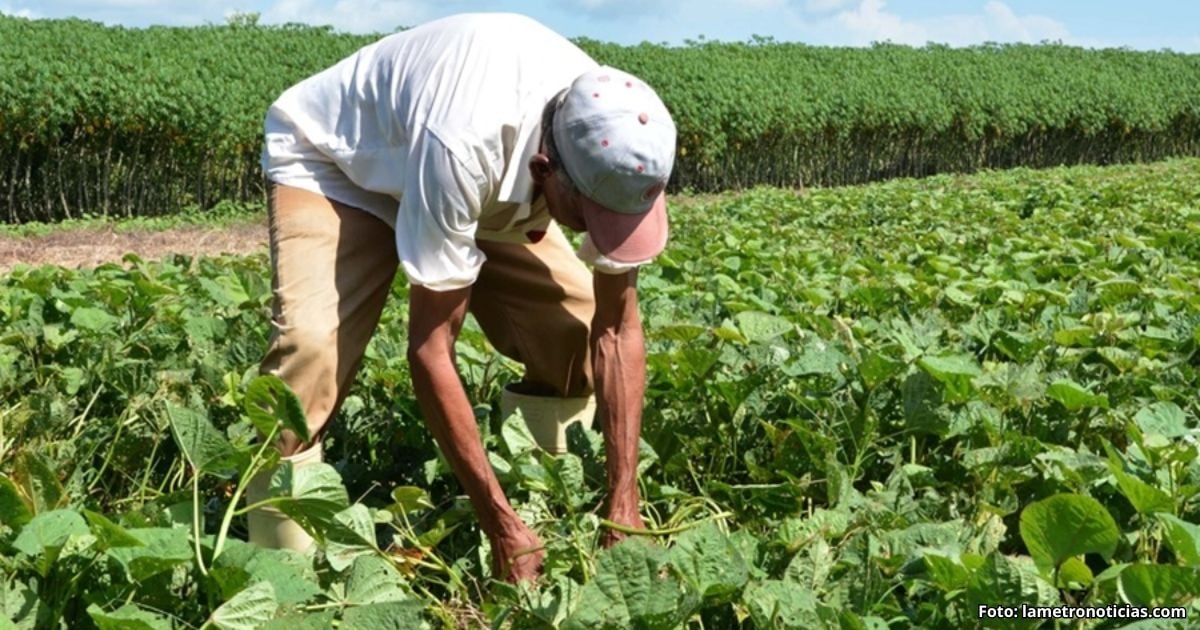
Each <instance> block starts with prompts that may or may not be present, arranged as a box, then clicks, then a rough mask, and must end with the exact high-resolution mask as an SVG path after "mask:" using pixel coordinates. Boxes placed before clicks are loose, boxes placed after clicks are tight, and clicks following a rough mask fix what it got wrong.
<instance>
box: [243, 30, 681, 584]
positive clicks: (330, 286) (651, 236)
mask: <svg viewBox="0 0 1200 630" xmlns="http://www.w3.org/2000/svg"><path fill="white" fill-rule="evenodd" d="M674 155H675V126H674V123H673V122H672V121H671V117H670V114H669V113H668V112H667V110H666V108H665V107H664V106H663V104H662V101H660V100H659V98H658V96H657V95H656V94H655V92H654V91H653V90H652V89H651V88H650V87H649V86H647V85H646V84H645V83H644V82H642V81H641V80H639V79H637V78H636V77H633V76H631V75H629V74H626V73H624V72H621V71H619V70H615V69H613V68H607V67H601V66H599V65H598V64H597V63H596V62H595V61H593V60H592V59H591V58H589V57H588V56H587V55H586V54H584V52H583V51H581V50H580V49H579V48H577V47H576V46H575V45H574V44H572V43H571V42H569V41H568V40H566V39H564V38H563V37H561V36H559V35H557V34H555V33H553V32H552V31H550V30H548V29H547V28H546V27H544V26H542V25H541V24H538V23H537V22H535V21H533V20H531V19H529V18H526V17H522V16H518V15H506V14H472V15H460V16H454V17H449V18H445V19H442V20H438V21H435V22H431V23H428V24H425V25H423V26H420V27H417V28H413V29H411V30H408V31H404V32H402V33H398V34H395V35H391V36H388V37H385V38H383V39H381V40H380V41H378V42H376V43H374V44H371V45H369V46H366V47H365V48H363V49H361V50H359V51H358V52H356V53H354V54H353V55H351V56H350V57H348V58H346V59H344V60H343V61H341V62H340V63H338V64H337V65H335V66H333V67H331V68H329V69H327V70H325V71H323V72H320V73H318V74H316V75H314V76H312V77H310V78H308V79H305V80H304V81H301V82H300V83H298V84H297V85H295V86H293V87H292V88H290V89H288V90H287V91H286V92H284V93H283V94H282V95H281V96H280V97H279V99H278V100H277V101H276V102H275V103H274V104H273V105H272V106H271V108H270V110H269V112H268V114H267V118H266V148H265V150H264V153H263V167H264V170H265V172H266V174H267V176H268V178H269V179H270V180H271V182H272V184H271V195H270V202H271V203H270V242H271V265H272V271H273V274H274V278H273V283H272V284H273V290H274V309H273V319H272V325H273V330H272V336H271V341H270V345H269V348H268V350H267V355H266V357H265V358H264V360H263V363H262V369H263V371H265V372H269V373H273V374H278V375H279V376H280V377H281V378H282V379H283V380H284V381H285V382H287V383H288V385H289V386H291V388H292V389H293V390H295V392H296V393H297V395H298V396H299V397H300V400H301V402H302V404H303V406H304V409H305V412H306V413H307V414H308V424H309V430H310V432H311V434H312V435H313V436H315V437H314V438H313V441H312V442H311V443H310V444H301V443H300V442H299V439H298V438H297V437H296V436H295V435H292V434H290V433H289V434H285V435H284V437H283V439H282V442H281V443H280V445H279V448H280V450H281V451H282V454H283V455H284V456H286V459H288V460H290V461H291V462H292V464H293V465H294V466H303V465H305V464H307V463H311V462H314V461H320V458H321V444H320V439H319V438H320V435H321V432H322V429H323V428H324V427H325V425H326V423H327V421H328V420H329V419H330V418H331V417H332V416H333V414H334V413H335V411H336V410H337V408H338V406H339V405H340V404H341V402H342V399H343V398H344V396H345V395H346V392H347V389H349V387H350V383H351V381H352V379H353V377H354V374H355V372H356V370H357V369H358V366H359V364H360V362H361V360H362V356H363V351H364V349H365V348H366V345H367V342H368V341H369V340H370V338H371V335H372V334H373V332H374V330H375V327H376V325H377V323H378V321H379V316H380V312H381V311H382V309H383V307H384V304H385V302H386V301H387V297H388V293H389V288H390V287H391V285H392V279H393V276H394V274H395V272H396V269H397V266H399V267H400V268H402V269H403V270H404V273H405V275H406V276H407V278H408V281H409V283H410V285H411V290H410V299H411V303H410V305H409V313H410V321H409V330H408V360H409V363H410V366H411V370H412V377H413V385H414V388H415V390H416V393H417V401H418V402H419V404H420V407H421V410H422V412H423V413H424V416H425V420H426V423H427V424H428V426H429V429H430V431H431V432H432V433H433V436H434V437H435V438H436V440H437V443H438V445H439V446H440V447H441V449H442V452H443V453H444V455H445V457H446V460H447V461H448V462H449V463H450V466H451V468H453V470H454V473H455V475H456V476H457V477H458V480H459V482H460V483H461V484H462V486H463V487H464V488H465V489H466V491H467V494H468V495H469V496H470V498H471V502H472V504H473V505H474V507H475V511H476V513H477V515H478V518H479V522H480V525H481V526H482V528H483V531H484V532H485V533H486V534H487V536H488V538H489V540H490V541H491V547H492V551H493V569H494V571H495V574H496V575H498V576H507V577H508V578H509V579H512V580H518V579H526V578H532V577H534V576H536V575H537V574H538V572H539V570H540V566H541V562H542V556H543V553H542V552H541V551H540V547H541V541H540V540H539V539H538V536H537V535H536V534H535V533H534V532H533V531H532V530H531V529H530V528H529V527H528V526H527V525H526V524H525V523H524V522H522V521H521V519H520V517H518V516H517V514H516V513H515V512H514V511H513V508H512V506H510V505H509V503H508V500H507V498H506V497H505V496H504V491H503V490H502V489H501V488H500V485H499V483H497V480H496V476H495V474H494V473H493V471H492V467H491V465H490V464H489V463H488V459H487V456H486V454H485V452H484V449H483V445H482V442H481V440H480V435H479V431H478V428H477V426H476V420H475V415H474V413H473V411H472V406H471V403H470V401H469V400H468V399H467V395H466V392H465V391H464V389H463V386H462V383H461V382H460V380H459V377H458V373H457V370H456V368H455V363H454V343H455V338H456V337H457V335H458V332H459V330H460V328H461V327H462V324H463V319H464V318H465V317H466V315H467V312H468V311H469V312H470V313H472V314H473V315H474V316H475V318H476V320H477V321H478V322H479V325H480V326H481V327H482V329H483V331H484V332H485V333H486V335H487V337H488V339H489V340H490V341H491V343H492V344H493V345H494V346H495V347H496V348H497V349H499V350H500V352H502V353H503V354H505V355H506V356H509V357H511V358H513V359H515V360H516V361H519V362H521V363H522V364H524V366H525V374H524V377H523V379H522V380H521V381H520V382H519V383H516V384H513V385H512V386H511V389H510V390H509V391H505V392H504V401H503V402H504V405H506V406H508V407H509V408H512V407H516V408H521V409H522V410H523V411H524V412H525V415H526V417H527V418H529V421H530V423H531V424H533V423H534V422H535V420H536V421H538V422H541V423H545V422H549V423H550V426H551V430H550V432H549V433H550V434H551V437H553V433H554V427H555V426H561V425H563V424H564V423H566V422H569V421H573V420H581V419H587V420H590V419H591V416H592V415H593V414H598V416H597V417H598V418H599V422H600V424H601V426H602V427H603V429H604V444H605V448H606V450H607V453H608V457H607V459H608V502H607V514H606V516H607V518H608V519H610V520H612V521H615V522H616V523H619V524H622V525H626V526H630V527H639V528H640V527H642V520H641V517H640V516H639V505H638V503H639V497H638V489H637V481H636V478H635V476H636V468H637V466H636V463H637V452H638V436H639V433H640V430H641V414H642V396H643V391H644V388H645V371H646V367H645V349H644V346H643V338H642V324H641V320H640V319H639V316H638V303H637V268H638V266H639V265H642V264H645V263H646V262H648V261H650V260H651V259H653V258H654V257H655V256H656V255H657V254H658V253H659V252H660V251H662V249H663V247H664V246H665V245H666V242H667V216H666V203H665V198H664V196H663V190H664V188H665V186H666V183H667V179H668V177H669V176H670V174H671V168H672V165H673V162H674ZM559 224H562V225H566V226H567V227H569V228H571V229H572V230H575V231H577V232H586V236H585V237H584V238H583V241H582V245H581V246H580V248H579V251H578V252H574V251H572V248H571V246H570V244H569V243H568V241H567V239H566V238H565V237H564V235H563V233H562V232H561V231H560V229H559V227H558V226H559ZM584 263H587V264H588V265H590V266H591V267H592V270H593V271H594V272H595V273H594V274H593V273H591V272H589V270H588V267H587V266H585V264H584ZM593 389H594V391H595V393H596V394H597V395H596V396H595V404H593V403H592V394H593ZM534 428H535V429H537V428H538V427H534ZM535 434H537V431H535ZM268 474H269V473H268ZM265 478H266V475H263V476H262V477H260V478H259V479H256V480H255V483H253V484H252V487H251V491H252V492H251V496H249V500H250V501H252V502H253V501H256V500H257V499H258V498H260V497H262V496H263V494H264V493H265V492H266V482H265ZM254 493H257V494H254ZM249 526H250V539H251V540H252V541H254V542H257V543H259V544H263V545H267V546H286V547H291V548H297V549H304V548H307V547H308V546H309V545H311V539H309V538H307V536H306V535H304V533H303V530H301V529H299V527H298V526H296V524H295V523H292V522H290V521H287V520H286V518H285V517H283V516H282V515H281V514H279V513H278V512H275V513H271V512H270V511H269V510H266V509H264V510H256V511H255V512H253V513H251V515H250V522H249ZM619 537H620V536H619V534H618V533H617V532H615V531H608V532H606V534H605V541H604V542H605V544H612V543H614V542H616V540H617V539H619Z"/></svg>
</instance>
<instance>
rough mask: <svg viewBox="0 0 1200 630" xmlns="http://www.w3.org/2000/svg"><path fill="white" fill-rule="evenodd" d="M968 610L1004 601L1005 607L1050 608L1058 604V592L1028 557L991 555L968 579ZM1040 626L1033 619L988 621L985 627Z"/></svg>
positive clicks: (1039, 623) (1038, 622)
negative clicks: (1001, 621) (1007, 621)
mask: <svg viewBox="0 0 1200 630" xmlns="http://www.w3.org/2000/svg"><path fill="white" fill-rule="evenodd" d="M966 599H967V602H968V609H969V610H971V611H975V610H977V607H978V606H983V605H986V606H995V605H997V602H1004V604H1003V605H1005V606H1020V605H1022V604H1024V605H1029V606H1050V605H1056V604H1058V603H1059V597H1058V591H1057V590H1056V589H1055V588H1054V586H1053V585H1051V584H1050V583H1049V582H1047V581H1046V580H1044V579H1042V577H1041V576H1040V575H1038V571H1037V567H1035V566H1034V564H1033V562H1032V561H1031V560H1030V559H1029V558H1023V557H1010V556H1005V555H1003V554H1001V553H992V554H991V555H989V556H988V557H987V558H985V559H984V562H983V565H982V566H980V567H979V568H978V569H976V570H975V572H974V573H973V574H972V576H971V583H970V585H969V586H968V587H967V598H966ZM1039 625H1041V622H1040V621H1036V620H1012V621H1011V622H1009V623H1007V624H1005V623H1000V622H997V621H994V620H989V625H988V626H986V627H988V628H991V627H1009V628H1036V627H1038V626H1039Z"/></svg>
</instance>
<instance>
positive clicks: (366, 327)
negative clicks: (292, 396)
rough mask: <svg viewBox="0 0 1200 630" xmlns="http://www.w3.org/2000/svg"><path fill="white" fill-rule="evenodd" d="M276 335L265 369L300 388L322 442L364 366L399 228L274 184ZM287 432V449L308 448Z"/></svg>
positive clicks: (272, 234) (283, 447)
mask: <svg viewBox="0 0 1200 630" xmlns="http://www.w3.org/2000/svg"><path fill="white" fill-rule="evenodd" d="M269 212H270V241H271V266H272V271H273V275H272V290H273V292H274V305H273V308H272V320H271V338H270V342H269V344H268V347H267V353H266V356H265V357H264V358H263V360H262V363H261V366H260V367H261V371H262V372H263V373H268V374H275V375H277V376H279V377H280V378H281V379H283V381H284V382H285V383H287V384H288V386H290V387H291V388H292V390H294V391H295V392H296V395H297V396H298V397H299V398H300V402H301V404H302V405H303V407H304V412H305V414H306V415H307V418H308V429H309V434H310V435H311V436H312V441H313V442H315V441H316V440H317V439H318V436H319V435H320V434H321V432H322V430H323V429H324V428H325V426H326V424H327V422H328V421H329V419H330V418H332V416H333V414H334V413H335V412H336V411H337V408H338V406H339V405H340V404H341V401H342V399H343V398H345V396H346V392H347V390H348V389H349V387H350V384H351V382H352V380H353V378H354V374H355V373H356V372H357V371H358V367H359V365H360V364H361V362H362V356H363V352H364V351H365V350H366V347H367V342H369V341H370V339H371V336H372V334H374V332H375V327H376V326H377V325H378V323H379V317H380V314H381V313H382V311H383V306H384V304H385V303H386V301H387V297H388V294H389V292H390V289H391V286H392V279H393V277H394V276H395V273H396V269H397V265H398V262H397V257H396V246H395V243H394V232H393V231H392V229H391V228H390V227H388V225H387V224H385V223H384V222H383V221H381V220H379V219H377V218H375V217H374V216H372V215H370V214H368V213H366V212H363V211H361V210H358V209H356V208H351V207H349V206H346V205H344V204H341V203H338V202H335V201H332V200H330V199H328V198H327V197H325V196H323V195H318V194H316V193H312V192H309V191H306V190H302V189H299V188H293V187H289V186H281V185H275V186H272V190H271V204H270V210H269ZM301 446H302V445H301V444H300V441H299V438H298V437H297V436H295V435H291V434H290V432H289V433H287V434H285V435H284V436H283V439H282V440H281V444H280V447H281V448H280V450H281V451H282V452H283V453H284V454H285V455H288V454H291V453H293V452H295V451H297V450H300V448H301Z"/></svg>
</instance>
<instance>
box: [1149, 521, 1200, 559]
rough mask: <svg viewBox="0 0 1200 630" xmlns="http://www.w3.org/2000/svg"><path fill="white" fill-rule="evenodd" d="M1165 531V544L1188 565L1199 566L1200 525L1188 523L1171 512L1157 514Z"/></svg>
mask: <svg viewBox="0 0 1200 630" xmlns="http://www.w3.org/2000/svg"><path fill="white" fill-rule="evenodd" d="M1157 516H1158V520H1159V522H1160V523H1162V525H1163V530H1164V531H1165V533H1166V541H1167V546H1168V547H1170V548H1171V551H1172V552H1173V553H1174V554H1175V557H1176V558H1178V559H1179V560H1182V561H1183V562H1184V563H1186V564H1187V565H1189V566H1192V567H1200V525H1195V524H1193V523H1189V522H1187V521H1185V520H1183V519H1181V518H1179V517H1177V516H1174V515H1172V514H1158V515H1157Z"/></svg>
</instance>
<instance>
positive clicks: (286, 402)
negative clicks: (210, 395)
mask: <svg viewBox="0 0 1200 630" xmlns="http://www.w3.org/2000/svg"><path fill="white" fill-rule="evenodd" d="M242 404H243V406H244V408H245V411H246V415H247V416H249V418H250V421H251V422H253V423H254V428H256V429H258V432H259V433H260V434H262V435H264V436H266V435H271V434H272V433H275V434H278V432H277V431H276V427H277V426H279V425H280V424H282V428H283V429H286V430H288V431H291V432H292V433H295V434H296V435H297V436H299V437H300V440H301V441H303V442H308V441H309V439H311V436H310V435H309V433H308V420H307V418H306V417H305V415H304V406H303V405H301V404H300V399H299V398H297V397H296V394H295V392H293V391H292V389H291V388H290V387H288V385H287V383H284V382H283V380H282V379H280V378H279V377H278V376H275V375H273V374H262V375H259V376H256V377H255V378H254V380H252V381H250V385H249V386H248V387H247V388H246V396H245V398H243V400H242Z"/></svg>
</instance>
